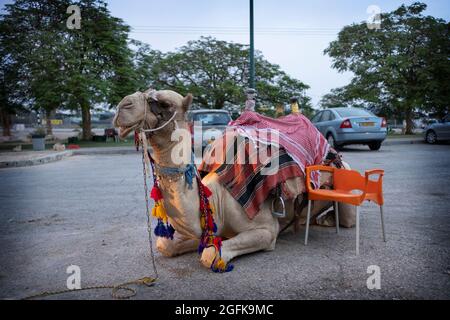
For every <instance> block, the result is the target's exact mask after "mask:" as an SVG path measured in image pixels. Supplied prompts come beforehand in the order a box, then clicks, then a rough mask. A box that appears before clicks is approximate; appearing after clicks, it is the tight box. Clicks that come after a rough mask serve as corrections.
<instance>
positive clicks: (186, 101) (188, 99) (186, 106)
mask: <svg viewBox="0 0 450 320" xmlns="http://www.w3.org/2000/svg"><path fill="white" fill-rule="evenodd" d="M193 99H194V97H193V96H192V94H190V93H188V95H187V96H186V97H184V98H183V111H184V112H186V111H187V110H188V109H189V107H190V106H191V104H192V100H193Z"/></svg>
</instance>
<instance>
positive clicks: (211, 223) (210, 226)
mask: <svg viewBox="0 0 450 320" xmlns="http://www.w3.org/2000/svg"><path fill="white" fill-rule="evenodd" d="M208 229H209V230H214V220H213V219H212V217H211V215H208Z"/></svg>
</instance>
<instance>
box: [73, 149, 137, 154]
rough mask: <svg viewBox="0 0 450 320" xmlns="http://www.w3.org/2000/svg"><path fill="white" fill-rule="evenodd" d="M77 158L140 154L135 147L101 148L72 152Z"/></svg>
mask: <svg viewBox="0 0 450 320" xmlns="http://www.w3.org/2000/svg"><path fill="white" fill-rule="evenodd" d="M71 151H72V152H73V155H76V156H90V155H108V154H132V153H138V152H137V151H136V149H135V147H110V148H108V147H103V148H102V147H100V148H84V149H75V150H71Z"/></svg>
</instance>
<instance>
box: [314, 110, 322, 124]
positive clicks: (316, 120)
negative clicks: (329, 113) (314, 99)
mask: <svg viewBox="0 0 450 320" xmlns="http://www.w3.org/2000/svg"><path fill="white" fill-rule="evenodd" d="M322 113H323V112H322V111H320V112H319V113H316V115H315V116H314V117H313V118H312V119H311V121H312V122H319V119H320V116H321V115H322Z"/></svg>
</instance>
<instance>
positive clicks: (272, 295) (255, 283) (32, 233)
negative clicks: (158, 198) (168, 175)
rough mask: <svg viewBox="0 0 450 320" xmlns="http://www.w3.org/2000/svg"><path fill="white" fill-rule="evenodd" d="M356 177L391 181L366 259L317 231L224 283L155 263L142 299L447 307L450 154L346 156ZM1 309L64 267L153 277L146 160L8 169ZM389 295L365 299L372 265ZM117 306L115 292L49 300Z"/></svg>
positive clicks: (61, 281)
mask: <svg viewBox="0 0 450 320" xmlns="http://www.w3.org/2000/svg"><path fill="white" fill-rule="evenodd" d="M342 153H343V156H344V159H345V160H346V161H347V162H349V163H350V165H351V166H352V167H353V168H355V169H358V170H365V169H370V168H382V169H384V170H385V172H386V174H385V183H384V194H385V202H386V203H385V219H386V224H387V225H386V230H387V237H388V242H387V243H384V242H383V241H382V237H381V226H380V219H379V213H378V208H377V207H376V206H375V205H374V204H365V205H364V206H363V207H362V210H361V212H362V217H361V246H360V250H361V254H360V256H356V255H355V230H354V229H344V228H341V233H340V234H339V235H336V233H335V230H334V228H325V227H317V226H315V227H312V228H311V230H310V237H309V243H308V246H306V247H305V246H304V245H303V237H304V230H303V229H301V230H300V231H299V233H297V234H292V233H290V232H287V233H285V234H282V235H281V236H280V238H279V239H278V241H277V245H276V249H275V251H272V252H260V253H254V254H249V255H246V256H242V257H239V258H237V259H235V260H234V261H233V264H234V266H235V270H234V271H232V272H230V273H226V274H215V273H212V272H211V271H210V270H207V269H205V268H203V267H202V266H201V265H200V262H199V258H198V255H197V254H196V253H190V254H186V255H183V256H180V257H176V258H166V257H162V256H161V255H160V254H159V253H157V254H156V266H157V268H158V272H159V275H160V278H159V279H158V281H157V283H156V284H155V285H154V286H153V287H150V288H146V287H138V288H137V290H138V294H137V296H136V297H135V298H137V299H315V298H316V299H422V298H423V299H449V298H450V210H449V203H450V184H449V181H450V146H449V145H425V144H411V145H391V146H383V147H382V148H381V150H380V151H376V152H373V151H369V150H368V148H367V147H362V146H361V147H351V148H346V149H345V150H344V151H343V152H342ZM0 181H1V184H0V202H1V205H0V257H1V259H0V298H3V299H18V298H23V297H25V296H28V295H32V294H36V293H39V292H42V291H48V290H56V289H65V288H66V281H67V277H68V276H69V274H67V273H66V271H67V267H69V266H70V265H77V266H79V267H80V270H81V286H82V287H84V286H90V285H99V284H117V283H121V282H124V281H127V280H130V279H135V278H139V277H143V276H146V275H152V268H151V260H150V254H149V247H148V236H147V231H146V217H145V203H144V191H143V184H142V183H143V181H142V167H141V159H140V156H139V154H126V155H74V156H72V157H69V158H65V159H64V160H63V161H59V162H53V163H47V164H42V165H39V166H32V167H22V168H7V169H0ZM373 265H375V266H378V267H379V270H380V285H381V287H380V289H373V290H370V289H368V288H367V279H368V277H369V276H370V275H371V274H369V273H367V270H368V267H369V266H373ZM56 298H60V299H93V298H94V299H109V298H111V295H110V291H109V290H93V291H82V292H75V293H66V294H62V295H59V296H55V297H49V299H56Z"/></svg>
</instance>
